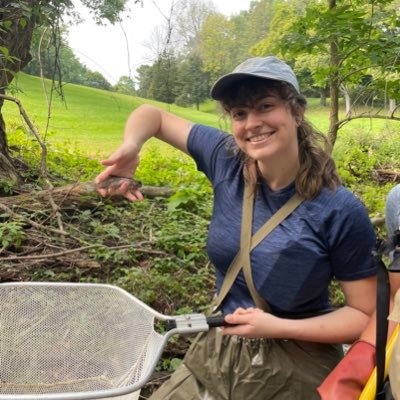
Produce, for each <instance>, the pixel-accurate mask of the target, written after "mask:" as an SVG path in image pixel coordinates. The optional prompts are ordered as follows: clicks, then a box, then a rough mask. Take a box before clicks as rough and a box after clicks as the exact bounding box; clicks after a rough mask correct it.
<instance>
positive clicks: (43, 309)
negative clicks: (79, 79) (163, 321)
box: [0, 284, 162, 400]
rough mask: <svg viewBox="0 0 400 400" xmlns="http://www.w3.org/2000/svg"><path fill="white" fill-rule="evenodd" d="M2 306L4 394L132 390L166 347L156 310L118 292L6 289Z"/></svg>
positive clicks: (0, 376)
mask: <svg viewBox="0 0 400 400" xmlns="http://www.w3.org/2000/svg"><path fill="white" fill-rule="evenodd" d="M0 303H1V305H2V306H1V313H0V393H1V394H10V395H21V394H38V395H40V394H48V393H56V394H57V393H66V392H88V391H102V390H109V389H115V388H121V387H126V386H128V385H131V384H134V383H137V382H139V381H140V380H141V379H143V376H144V375H145V374H146V373H148V370H149V368H150V367H151V366H152V365H153V364H154V357H155V354H156V353H157V351H158V350H159V349H160V346H161V341H162V336H161V335H160V334H158V333H157V332H155V331H154V314H153V313H152V312H151V309H148V308H146V307H143V304H142V303H140V302H138V301H137V302H135V301H134V298H133V297H131V296H129V295H127V294H126V293H125V292H123V291H121V290H118V288H114V287H112V286H107V285H86V286H85V285H77V286H74V285H65V286H64V285H55V286H53V285H51V284H50V285H39V286H38V285H29V284H26V285H15V286H13V285H10V286H7V285H6V286H4V287H1V286H0ZM131 398H137V396H136V395H135V396H134V397H129V396H126V395H124V396H122V397H119V399H124V400H125V399H127V400H128V399H131Z"/></svg>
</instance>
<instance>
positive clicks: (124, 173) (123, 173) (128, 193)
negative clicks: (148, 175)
mask: <svg viewBox="0 0 400 400" xmlns="http://www.w3.org/2000/svg"><path fill="white" fill-rule="evenodd" d="M101 163H102V164H103V165H104V166H106V167H107V168H106V169H105V170H104V171H102V172H101V173H100V174H99V175H97V177H96V179H95V182H96V183H97V184H100V183H102V182H104V181H106V180H107V179H108V178H110V177H112V176H120V177H123V178H127V179H121V184H120V185H118V186H116V185H112V186H110V187H108V188H102V187H99V188H98V189H97V191H98V192H99V193H100V194H101V195H102V196H104V197H107V196H115V195H122V196H124V197H125V198H127V199H128V200H130V201H137V200H143V195H142V193H141V192H140V190H139V189H134V190H132V184H131V181H130V180H131V178H132V177H133V175H134V173H135V171H136V168H137V166H138V165H139V148H138V146H137V145H135V144H133V143H124V144H122V145H121V146H120V147H119V148H118V149H117V150H116V151H115V152H114V153H113V154H111V155H110V157H108V158H107V159H106V160H103V161H101Z"/></svg>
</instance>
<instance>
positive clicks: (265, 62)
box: [211, 56, 300, 100]
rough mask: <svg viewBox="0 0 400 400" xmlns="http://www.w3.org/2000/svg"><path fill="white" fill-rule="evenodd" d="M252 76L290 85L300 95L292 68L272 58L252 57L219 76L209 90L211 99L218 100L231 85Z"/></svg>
mask: <svg viewBox="0 0 400 400" xmlns="http://www.w3.org/2000/svg"><path fill="white" fill-rule="evenodd" d="M249 76H254V77H258V78H265V79H272V80H275V81H281V82H287V83H290V84H291V85H292V86H293V87H294V88H295V89H296V91H297V93H300V87H299V83H298V82H297V78H296V75H295V74H294V72H293V70H292V68H290V67H289V65H287V64H286V63H284V62H283V61H281V60H279V59H278V58H276V57H274V56H268V57H254V58H249V59H248V60H246V61H244V62H242V63H241V64H239V65H238V66H237V67H236V68H235V69H234V70H233V71H232V72H231V73H229V74H226V75H223V76H221V78H219V79H218V80H217V81H216V82H215V83H214V85H213V87H212V88H211V97H212V98H213V99H215V100H219V99H220V98H221V97H222V94H223V92H224V91H225V90H226V89H227V87H228V86H230V85H231V84H232V83H234V82H237V81H239V80H240V79H243V78H246V77H249Z"/></svg>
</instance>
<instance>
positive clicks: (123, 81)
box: [114, 75, 136, 96]
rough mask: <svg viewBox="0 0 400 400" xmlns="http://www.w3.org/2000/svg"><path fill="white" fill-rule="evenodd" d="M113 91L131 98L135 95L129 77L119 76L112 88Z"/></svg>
mask: <svg viewBox="0 0 400 400" xmlns="http://www.w3.org/2000/svg"><path fill="white" fill-rule="evenodd" d="M114 90H115V91H116V92H118V93H123V94H129V95H131V96H133V95H135V94H136V89H135V82H133V79H132V78H130V77H129V76H125V75H124V76H121V77H120V78H119V80H118V82H117V84H116V85H115V86H114Z"/></svg>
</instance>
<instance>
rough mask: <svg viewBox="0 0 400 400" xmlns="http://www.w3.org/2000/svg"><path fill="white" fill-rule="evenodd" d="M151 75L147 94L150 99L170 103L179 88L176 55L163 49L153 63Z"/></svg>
mask: <svg viewBox="0 0 400 400" xmlns="http://www.w3.org/2000/svg"><path fill="white" fill-rule="evenodd" d="M151 76H152V80H151V85H150V88H149V96H150V97H151V98H152V99H155V100H158V101H162V102H164V103H168V104H172V103H173V102H174V101H175V98H176V96H177V95H178V93H179V89H180V85H179V81H178V63H177V59H176V57H175V56H174V55H173V54H172V53H170V52H168V51H164V53H163V54H162V55H161V56H160V57H159V58H158V60H157V61H156V62H155V63H154V65H153V67H152V75H151Z"/></svg>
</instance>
